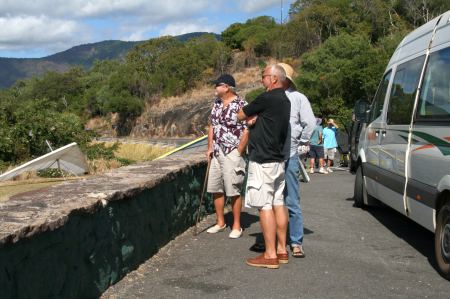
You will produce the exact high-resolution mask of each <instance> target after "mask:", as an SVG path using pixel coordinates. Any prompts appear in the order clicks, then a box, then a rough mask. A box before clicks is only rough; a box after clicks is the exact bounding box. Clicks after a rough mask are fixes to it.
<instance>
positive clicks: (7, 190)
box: [0, 178, 77, 202]
mask: <svg viewBox="0 0 450 299" xmlns="http://www.w3.org/2000/svg"><path fill="white" fill-rule="evenodd" d="M68 179H72V180H73V179H77V178H68ZM63 181H64V179H63V178H51V179H44V178H40V179H30V180H20V181H17V180H15V181H6V182H1V183H0V202H2V201H7V200H8V199H9V198H10V197H11V196H14V195H16V194H19V193H23V192H28V191H34V190H39V189H42V188H46V187H50V186H53V185H57V184H60V183H62V182H63Z"/></svg>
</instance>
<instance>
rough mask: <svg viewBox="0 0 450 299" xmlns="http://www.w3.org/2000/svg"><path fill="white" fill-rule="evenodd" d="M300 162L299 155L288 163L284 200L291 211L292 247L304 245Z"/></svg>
mask: <svg viewBox="0 0 450 299" xmlns="http://www.w3.org/2000/svg"><path fill="white" fill-rule="evenodd" d="M299 172H300V160H299V158H298V155H297V154H295V155H294V156H292V157H290V158H289V159H288V160H287V161H286V167H285V180H286V187H285V189H284V199H285V204H286V207H287V208H288V211H289V238H290V240H291V246H292V245H301V244H302V243H303V217H302V208H301V207H300V186H299V180H298V176H299Z"/></svg>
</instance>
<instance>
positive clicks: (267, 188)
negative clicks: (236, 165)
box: [245, 161, 285, 210]
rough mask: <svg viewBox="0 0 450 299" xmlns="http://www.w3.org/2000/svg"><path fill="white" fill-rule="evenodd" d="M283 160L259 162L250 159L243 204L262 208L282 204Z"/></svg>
mask: <svg viewBox="0 0 450 299" xmlns="http://www.w3.org/2000/svg"><path fill="white" fill-rule="evenodd" d="M284 185H285V182H284V162H273V163H263V164H259V163H256V162H253V161H250V162H249V164H248V178H247V188H246V195H245V206H246V207H252V208H258V209H263V210H269V209H272V206H282V205H284V196H283V191H284Z"/></svg>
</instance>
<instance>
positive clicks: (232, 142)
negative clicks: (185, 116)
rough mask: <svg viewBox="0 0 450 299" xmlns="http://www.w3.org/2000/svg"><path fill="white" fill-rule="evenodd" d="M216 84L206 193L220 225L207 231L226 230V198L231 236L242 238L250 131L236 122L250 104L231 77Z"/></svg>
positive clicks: (225, 77)
mask: <svg viewBox="0 0 450 299" xmlns="http://www.w3.org/2000/svg"><path fill="white" fill-rule="evenodd" d="M213 83H214V84H215V87H216V96H217V98H216V99H215V101H214V106H213V108H212V111H211V116H210V125H209V131H208V150H207V153H206V155H207V157H208V159H211V162H210V163H211V166H210V171H209V177H208V187H207V191H208V192H209V193H212V194H213V199H214V207H215V209H216V216H217V223H216V224H215V225H214V226H212V227H210V228H209V229H208V230H207V232H208V233H211V234H214V233H218V232H221V231H223V230H225V228H226V224H225V218H224V212H223V208H224V205H225V196H229V197H231V206H232V210H233V219H234V221H233V225H232V230H231V233H230V234H229V237H230V238H231V239H237V238H239V237H240V236H242V228H241V222H240V218H241V208H242V200H241V187H242V183H243V181H244V176H245V161H244V158H243V154H244V153H245V150H246V146H247V141H248V131H247V128H246V124H245V122H241V121H239V120H238V119H237V113H238V111H239V110H240V109H241V108H242V107H244V106H245V105H246V104H247V103H246V102H245V101H244V100H242V99H241V98H240V97H239V96H238V95H237V94H236V82H235V80H234V78H233V77H232V76H231V75H227V74H225V75H222V76H220V77H219V78H218V79H217V80H214V81H213Z"/></svg>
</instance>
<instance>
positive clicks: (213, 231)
mask: <svg viewBox="0 0 450 299" xmlns="http://www.w3.org/2000/svg"><path fill="white" fill-rule="evenodd" d="M226 227H227V225H226V224H224V225H223V226H222V227H220V226H218V225H217V224H216V225H214V226H211V227H210V228H208V230H207V231H206V232H207V233H208V234H216V233H218V232H223V231H224V230H225V228H226Z"/></svg>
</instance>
